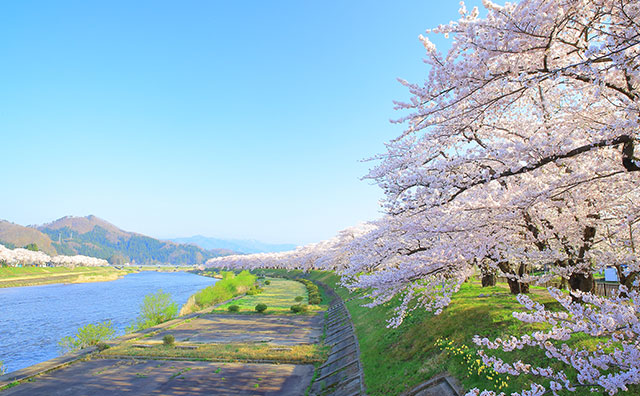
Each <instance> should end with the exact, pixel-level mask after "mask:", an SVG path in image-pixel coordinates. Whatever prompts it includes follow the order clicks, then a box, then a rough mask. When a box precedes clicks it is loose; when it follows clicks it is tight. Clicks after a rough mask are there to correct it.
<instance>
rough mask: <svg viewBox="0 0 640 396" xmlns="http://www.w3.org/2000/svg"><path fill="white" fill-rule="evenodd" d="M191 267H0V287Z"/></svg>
mask: <svg viewBox="0 0 640 396" xmlns="http://www.w3.org/2000/svg"><path fill="white" fill-rule="evenodd" d="M192 269H193V268H192V267H168V266H157V267H152V266H140V267H138V266H131V267H112V266H106V267H0V288H6V287H22V286H39V285H50V284H55V283H66V284H69V283H90V282H108V281H113V280H116V279H120V278H122V277H123V276H125V275H128V274H133V273H138V272H141V271H155V272H184V271H191V270H192Z"/></svg>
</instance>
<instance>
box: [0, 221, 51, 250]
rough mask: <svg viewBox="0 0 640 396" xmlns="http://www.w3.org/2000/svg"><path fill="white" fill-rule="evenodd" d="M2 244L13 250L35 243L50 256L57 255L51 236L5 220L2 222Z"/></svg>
mask: <svg viewBox="0 0 640 396" xmlns="http://www.w3.org/2000/svg"><path fill="white" fill-rule="evenodd" d="M0 243H1V244H3V245H5V246H7V247H9V248H11V249H14V248H19V247H25V246H27V245H28V244H30V243H35V244H36V245H38V248H39V249H40V250H42V251H43V252H45V253H47V254H49V255H55V254H56V249H55V248H54V247H53V245H52V244H51V239H50V238H49V236H47V235H46V234H44V233H42V232H40V231H38V230H36V229H35V228H31V227H25V226H21V225H19V224H14V223H10V222H8V221H5V220H0Z"/></svg>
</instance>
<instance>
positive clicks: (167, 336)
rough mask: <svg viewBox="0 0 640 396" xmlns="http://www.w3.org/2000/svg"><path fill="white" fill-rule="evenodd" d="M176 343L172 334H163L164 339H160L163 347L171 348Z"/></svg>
mask: <svg viewBox="0 0 640 396" xmlns="http://www.w3.org/2000/svg"><path fill="white" fill-rule="evenodd" d="M175 342H176V338H175V337H174V336H173V334H165V336H164V337H162V343H163V344H164V345H165V346H169V347H171V346H173V344H175Z"/></svg>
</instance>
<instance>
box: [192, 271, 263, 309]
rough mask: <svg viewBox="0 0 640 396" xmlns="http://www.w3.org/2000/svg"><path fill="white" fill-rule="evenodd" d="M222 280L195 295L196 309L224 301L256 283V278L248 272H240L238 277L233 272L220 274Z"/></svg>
mask: <svg viewBox="0 0 640 396" xmlns="http://www.w3.org/2000/svg"><path fill="white" fill-rule="evenodd" d="M221 275H222V279H221V280H219V281H218V282H216V283H215V284H214V285H213V286H209V287H207V288H204V289H202V290H200V291H199V292H197V293H196V294H195V303H196V307H194V309H202V308H205V307H208V306H211V305H214V304H217V303H220V302H223V301H226V300H229V299H231V298H233V297H235V296H237V295H238V294H241V293H244V292H245V291H247V290H249V289H250V288H251V286H252V285H254V284H255V282H256V276H255V275H252V274H250V273H249V272H248V271H242V272H241V273H239V274H238V275H234V273H233V272H229V271H223V272H221Z"/></svg>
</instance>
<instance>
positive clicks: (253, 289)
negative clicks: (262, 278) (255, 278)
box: [247, 285, 264, 296]
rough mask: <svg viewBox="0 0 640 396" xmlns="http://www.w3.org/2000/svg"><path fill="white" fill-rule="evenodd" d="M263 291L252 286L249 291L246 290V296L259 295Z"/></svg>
mask: <svg viewBox="0 0 640 396" xmlns="http://www.w3.org/2000/svg"><path fill="white" fill-rule="evenodd" d="M263 291H264V290H263V289H261V288H259V287H258V286H257V285H253V286H251V288H250V289H249V290H247V295H249V296H253V295H255V294H260V293H262V292H263Z"/></svg>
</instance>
